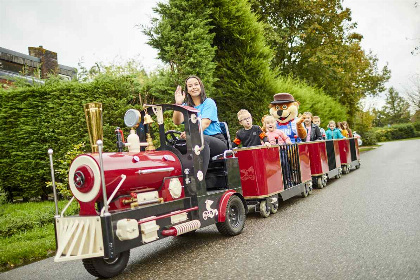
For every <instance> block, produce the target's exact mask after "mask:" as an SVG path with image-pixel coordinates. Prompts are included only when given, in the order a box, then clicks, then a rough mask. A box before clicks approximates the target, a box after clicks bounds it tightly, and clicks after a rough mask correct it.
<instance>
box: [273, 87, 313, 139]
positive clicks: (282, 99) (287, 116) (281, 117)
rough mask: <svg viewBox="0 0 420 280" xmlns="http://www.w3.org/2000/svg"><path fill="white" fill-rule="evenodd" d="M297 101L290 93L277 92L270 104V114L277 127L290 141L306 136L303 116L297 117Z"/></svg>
mask: <svg viewBox="0 0 420 280" xmlns="http://www.w3.org/2000/svg"><path fill="white" fill-rule="evenodd" d="M298 109H299V102H297V101H296V100H295V99H294V98H293V96H292V95H291V94H290V93H277V94H275V95H274V101H272V102H271V104H270V115H272V116H273V117H274V118H275V119H276V120H277V129H280V130H281V131H283V132H284V133H285V134H286V135H287V136H289V138H290V140H291V141H292V143H296V142H300V141H301V140H302V139H305V137H306V129H305V127H304V126H303V124H302V123H303V117H300V118H298Z"/></svg>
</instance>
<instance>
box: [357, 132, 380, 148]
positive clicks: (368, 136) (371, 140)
mask: <svg viewBox="0 0 420 280" xmlns="http://www.w3.org/2000/svg"><path fill="white" fill-rule="evenodd" d="M361 137H362V140H363V146H372V145H375V144H376V143H377V142H378V140H377V139H376V134H375V132H373V131H368V132H365V133H364V134H363V135H361Z"/></svg>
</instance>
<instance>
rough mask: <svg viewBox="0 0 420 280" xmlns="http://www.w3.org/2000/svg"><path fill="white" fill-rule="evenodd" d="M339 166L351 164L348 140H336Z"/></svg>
mask: <svg viewBox="0 0 420 280" xmlns="http://www.w3.org/2000/svg"><path fill="white" fill-rule="evenodd" d="M338 147H339V151H340V160H341V164H348V163H351V154H350V143H349V139H340V140H338Z"/></svg>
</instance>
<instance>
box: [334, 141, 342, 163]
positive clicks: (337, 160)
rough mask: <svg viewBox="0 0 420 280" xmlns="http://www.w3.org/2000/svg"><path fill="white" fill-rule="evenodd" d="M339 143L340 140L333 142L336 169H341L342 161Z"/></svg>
mask: <svg viewBox="0 0 420 280" xmlns="http://www.w3.org/2000/svg"><path fill="white" fill-rule="evenodd" d="M339 141H340V140H333V142H334V153H335V163H336V168H339V167H341V159H340V145H339Z"/></svg>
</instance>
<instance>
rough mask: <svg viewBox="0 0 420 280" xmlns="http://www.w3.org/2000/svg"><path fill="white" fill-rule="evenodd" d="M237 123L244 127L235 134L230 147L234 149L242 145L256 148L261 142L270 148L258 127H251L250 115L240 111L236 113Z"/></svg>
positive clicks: (245, 111) (265, 136)
mask: <svg viewBox="0 0 420 280" xmlns="http://www.w3.org/2000/svg"><path fill="white" fill-rule="evenodd" d="M238 120H239V123H240V124H241V125H242V126H243V127H244V128H241V129H239V130H238V131H237V132H236V138H235V140H233V143H232V146H233V147H234V148H235V147H237V146H239V145H240V144H242V147H250V146H258V145H261V144H262V143H261V141H263V142H264V144H265V145H267V146H270V142H268V138H267V135H265V133H264V132H263V131H262V129H261V127H259V126H258V125H252V116H251V114H250V113H249V112H248V111H247V110H245V109H242V110H240V111H239V112H238Z"/></svg>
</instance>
